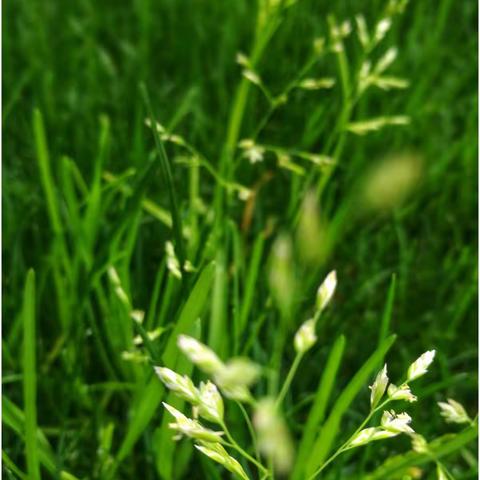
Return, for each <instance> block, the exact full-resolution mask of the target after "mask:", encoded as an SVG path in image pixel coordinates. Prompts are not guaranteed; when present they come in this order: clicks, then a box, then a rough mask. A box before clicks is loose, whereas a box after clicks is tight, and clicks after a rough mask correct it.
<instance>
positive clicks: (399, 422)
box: [348, 410, 414, 448]
mask: <svg viewBox="0 0 480 480" xmlns="http://www.w3.org/2000/svg"><path fill="white" fill-rule="evenodd" d="M411 421H412V419H411V417H410V415H408V413H405V412H403V413H396V412H395V411H393V410H390V411H388V410H385V411H384V412H383V416H382V420H381V422H380V425H381V426H380V427H370V428H364V429H363V430H360V432H358V433H357V434H356V435H355V436H354V437H353V438H352V440H351V441H350V442H349V444H348V448H355V447H360V446H362V445H366V444H367V443H370V442H373V441H375V440H384V439H386V438H392V437H396V436H397V435H400V434H401V433H408V434H413V433H414V431H413V429H412V428H411V427H410V422H411Z"/></svg>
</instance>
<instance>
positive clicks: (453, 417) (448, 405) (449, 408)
mask: <svg viewBox="0 0 480 480" xmlns="http://www.w3.org/2000/svg"><path fill="white" fill-rule="evenodd" d="M438 406H439V407H440V415H441V416H442V417H443V418H445V421H446V422H447V423H459V424H461V423H470V422H471V419H470V417H469V416H468V413H467V412H466V410H465V408H463V405H462V404H461V403H458V402H457V401H455V400H453V399H452V398H449V399H448V400H447V402H438Z"/></svg>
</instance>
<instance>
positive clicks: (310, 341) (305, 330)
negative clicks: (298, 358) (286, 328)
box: [293, 318, 317, 354]
mask: <svg viewBox="0 0 480 480" xmlns="http://www.w3.org/2000/svg"><path fill="white" fill-rule="evenodd" d="M315 325H316V322H315V319H313V318H311V319H310V320H307V321H306V322H304V323H303V324H302V326H301V327H300V328H299V329H298V331H297V333H296V334H295V338H294V341H293V343H294V346H295V351H296V352H297V353H301V354H304V353H305V352H307V351H308V350H310V349H311V348H312V347H313V345H315V342H316V341H317V336H316V335H315Z"/></svg>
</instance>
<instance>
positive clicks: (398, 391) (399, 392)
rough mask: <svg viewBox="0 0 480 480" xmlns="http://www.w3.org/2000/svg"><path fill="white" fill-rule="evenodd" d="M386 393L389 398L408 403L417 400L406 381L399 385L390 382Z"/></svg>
mask: <svg viewBox="0 0 480 480" xmlns="http://www.w3.org/2000/svg"><path fill="white" fill-rule="evenodd" d="M387 393H388V397H389V398H390V400H406V401H407V402H410V403H412V402H416V401H417V397H416V396H415V395H413V393H412V392H411V390H410V387H409V386H408V385H407V384H406V383H404V384H403V385H400V386H399V387H397V386H396V385H394V384H393V383H392V384H390V385H389V387H388V392H387Z"/></svg>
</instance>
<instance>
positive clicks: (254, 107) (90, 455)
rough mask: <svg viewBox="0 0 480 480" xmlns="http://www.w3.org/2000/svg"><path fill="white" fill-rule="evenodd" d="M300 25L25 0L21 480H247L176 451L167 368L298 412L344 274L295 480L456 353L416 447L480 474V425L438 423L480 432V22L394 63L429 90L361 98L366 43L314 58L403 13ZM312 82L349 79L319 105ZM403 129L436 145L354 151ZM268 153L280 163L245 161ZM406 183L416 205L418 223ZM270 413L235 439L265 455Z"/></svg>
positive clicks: (427, 11)
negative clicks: (198, 342)
mask: <svg viewBox="0 0 480 480" xmlns="http://www.w3.org/2000/svg"><path fill="white" fill-rule="evenodd" d="M287 3H289V2H287ZM291 3H292V4H293V5H291V6H290V7H288V8H286V9H285V10H281V9H280V11H276V10H270V11H269V13H268V15H262V14H261V7H262V5H263V8H267V6H268V2H259V3H258V5H259V6H257V2H250V1H237V2H187V1H176V2H174V1H170V0H162V1H159V2H152V1H150V0H135V1H133V2H128V3H122V4H121V5H120V4H118V3H117V2H109V1H105V2H96V3H94V2H92V1H91V0H85V1H83V2H41V1H37V0H19V1H16V2H6V4H5V6H4V18H5V22H4V30H3V31H4V35H3V39H4V47H3V48H4V62H5V63H4V78H3V82H4V83H3V92H4V99H3V132H4V144H3V182H2V186H3V192H4V193H3V227H4V228H3V231H4V235H3V266H4V268H3V277H2V279H3V293H4V295H3V339H2V346H3V387H4V389H3V422H4V428H3V435H4V437H3V440H4V442H3V457H2V458H3V472H4V474H5V475H6V478H32V479H34V478H40V475H41V478H62V479H67V480H72V479H75V478H78V479H82V478H99V479H104V478H135V477H136V476H138V473H139V472H142V474H143V475H144V476H145V479H146V480H150V479H152V480H153V479H155V478H164V479H173V478H182V477H183V478H197V477H198V478H212V479H217V478H224V477H225V471H224V470H222V469H220V468H217V467H216V466H215V465H214V464H213V463H211V462H209V461H208V459H206V457H205V458H204V457H203V456H202V455H200V453H197V452H196V451H194V449H193V448H192V445H191V443H190V442H188V441H182V442H180V443H179V444H178V445H175V444H174V443H173V442H172V441H171V437H172V432H171V430H169V429H168V426H167V424H168V423H169V422H170V421H171V418H170V417H169V416H168V415H167V414H164V412H163V408H162V407H161V401H167V402H168V403H170V404H172V405H173V406H174V407H175V408H177V409H179V410H181V411H183V412H186V411H187V410H185V402H183V401H182V400H179V399H178V398H175V397H174V396H173V395H172V393H170V392H168V391H166V390H165V389H164V387H163V386H162V384H161V383H160V381H159V380H158V378H157V377H156V376H155V375H154V373H153V368H152V366H153V365H162V366H167V367H169V368H171V369H173V370H175V371H178V372H180V373H182V374H186V375H191V376H192V377H193V379H194V380H195V382H197V381H198V380H200V379H204V376H202V375H201V374H200V373H199V372H198V370H196V369H194V368H193V365H192V364H191V362H189V361H188V360H187V359H186V358H185V357H183V356H182V355H181V354H180V352H179V350H178V348H177V337H178V335H179V334H181V333H186V334H189V335H192V336H195V337H197V338H201V339H202V341H204V342H205V343H207V344H208V345H209V346H210V347H212V348H213V349H214V350H215V351H216V352H217V353H218V354H219V355H220V357H221V358H222V360H227V359H229V358H231V357H233V356H237V355H242V356H248V357H249V358H251V359H252V360H254V361H255V362H257V363H258V364H260V365H263V366H264V368H263V370H262V376H261V379H260V381H259V382H258V383H257V384H256V386H255V387H254V388H253V389H252V393H254V395H255V397H256V398H261V397H263V396H266V395H273V396H275V395H276V394H277V393H278V392H279V391H280V390H281V387H282V385H283V381H284V380H285V377H286V376H287V374H288V371H289V369H290V366H291V364H292V362H293V361H294V357H295V351H294V349H293V345H292V340H293V335H294V334H295V332H296V330H297V329H298V327H299V326H300V325H301V324H302V323H303V322H304V321H305V320H306V319H307V318H309V316H310V315H311V314H312V305H313V304H314V302H315V295H316V289H317V287H318V285H319V284H320V282H321V281H322V279H323V278H324V277H325V275H326V274H327V273H328V272H329V271H330V270H333V269H336V270H337V274H338V278H339V283H338V287H337V291H336V293H335V297H334V300H333V302H332V304H331V305H330V306H329V307H328V309H327V310H326V311H325V312H324V313H323V314H322V316H321V317H320V320H319V321H318V323H317V327H316V334H317V337H318V340H317V343H316V344H315V346H314V347H313V348H312V350H311V351H309V352H308V353H307V354H306V355H305V356H304V357H303V358H302V360H301V362H300V363H299V366H298V371H297V374H296V375H295V376H294V377H292V378H291V380H292V383H291V386H290V388H289V389H288V391H286V392H282V397H283V394H284V393H285V398H284V401H283V402H282V405H283V409H282V410H283V416H284V418H285V421H286V423H287V425H288V429H289V431H290V432H291V435H292V437H293V439H294V443H295V445H296V451H297V462H299V463H297V467H296V468H295V469H294V472H293V478H303V477H302V474H303V473H302V472H301V468H302V467H298V465H302V464H305V465H310V464H311V466H309V471H312V470H315V468H317V466H318V464H320V463H321V461H322V460H325V459H326V458H327V457H328V454H329V453H330V454H331V453H333V452H332V449H333V451H334V450H335V449H336V448H338V446H339V445H341V444H342V442H344V441H345V440H346V439H347V438H348V437H349V436H350V435H351V433H352V432H354V431H355V429H356V428H357V427H358V425H359V424H361V422H362V419H363V418H365V416H366V415H367V414H368V395H369V390H368V388H367V385H369V384H371V382H372V381H373V378H374V375H375V373H376V371H377V370H379V369H380V368H381V366H382V364H383V363H382V360H383V357H384V356H385V354H386V351H387V350H388V349H390V350H389V352H388V355H387V360H388V364H389V372H392V378H396V377H400V376H401V373H402V372H403V371H404V370H405V369H406V367H407V366H408V365H409V364H410V363H411V361H412V360H413V359H415V358H417V357H418V356H419V355H420V354H421V353H422V352H424V351H426V350H430V349H432V348H435V349H436V351H437V357H436V360H435V363H434V365H433V366H432V368H431V371H430V373H429V379H428V381H427V380H419V382H418V384H415V388H414V390H415V394H416V395H418V397H419V401H418V402H417V404H413V405H412V406H410V409H409V412H410V413H411V414H412V417H413V418H414V423H413V426H414V428H415V430H416V431H418V432H420V433H421V434H422V435H424V436H425V437H426V438H427V439H429V440H432V442H431V449H432V451H434V452H435V455H437V456H438V458H440V457H441V459H442V462H443V463H444V464H445V465H446V466H447V467H448V470H449V471H450V472H452V474H453V475H454V476H455V478H465V479H466V478H476V475H477V470H478V469H477V462H476V458H475V449H474V442H472V440H473V439H474V437H475V434H474V432H473V429H471V428H467V429H465V430H462V429H461V428H459V427H454V426H449V425H446V424H445V422H444V421H443V419H442V418H441V416H440V415H439V412H438V408H437V406H436V403H435V402H436V401H444V400H445V399H446V398H450V397H453V398H454V399H456V400H458V401H460V402H461V403H462V404H463V405H464V406H465V408H466V409H467V411H468V412H469V414H470V416H472V417H474V416H475V415H476V409H477V370H476V365H477V357H478V349H477V321H476V319H477V317H476V301H477V268H476V264H477V246H476V240H477V224H476V221H475V218H476V213H477V206H476V205H477V183H476V181H475V180H474V179H475V178H476V176H477V163H476V158H477V142H476V140H475V139H476V135H477V93H476V81H477V77H476V68H475V62H474V61H473V59H474V58H475V55H476V52H477V36H476V24H475V18H476V16H477V6H476V5H475V2H461V4H459V5H456V4H454V3H453V2H452V1H451V0H439V2H437V3H435V4H434V3H432V2H419V1H413V0H412V1H411V2H410V4H409V5H408V7H407V8H406V10H405V12H404V13H403V14H402V15H399V16H397V17H395V19H394V21H393V24H392V28H391V30H390V31H389V32H388V33H387V35H386V37H385V39H384V40H382V43H381V44H380V45H379V46H378V47H376V49H375V50H374V51H373V52H372V53H371V54H368V55H369V56H370V57H371V58H372V60H373V61H374V62H376V61H377V60H378V59H379V58H381V56H382V54H384V53H385V52H387V51H388V49H389V48H391V47H394V46H395V47H397V48H398V56H397V59H396V60H395V62H394V63H393V64H392V66H391V67H390V68H389V70H388V75H389V76H395V77H396V78H397V77H398V78H406V79H407V80H408V82H409V87H408V88H406V89H398V90H390V91H388V92H384V91H382V90H380V89H378V88H377V89H375V88H373V87H372V88H369V89H368V90H367V91H366V92H365V93H364V94H363V95H361V96H360V97H359V98H356V96H355V95H354V92H355V88H356V86H357V84H358V75H357V74H358V73H359V71H360V67H361V65H362V63H363V61H364V60H365V55H366V54H365V50H364V49H362V47H361V44H360V42H359V41H358V39H356V33H355V31H354V32H353V33H352V34H351V35H350V37H348V38H347V39H345V40H344V50H343V51H340V52H338V53H332V52H327V51H325V53H324V54H319V53H318V50H317V51H315V50H314V49H312V44H313V41H314V39H315V38H319V37H325V38H326V39H327V44H328V42H329V33H328V32H329V28H330V27H331V25H332V23H334V22H338V23H341V22H342V21H343V20H344V19H346V18H349V19H352V21H353V17H354V15H356V14H359V13H362V14H364V15H365V18H366V20H367V23H368V25H369V26H370V27H372V26H373V25H374V24H375V22H376V21H377V20H379V19H380V18H381V17H382V15H383V14H384V9H385V4H386V2H382V1H378V0H372V1H371V2H360V1H359V2H347V1H338V2H334V4H333V3H332V2H317V1H314V0H298V1H297V2H291ZM317 47H318V44H317ZM238 52H243V53H244V54H245V55H246V56H248V59H249V62H248V63H247V64H245V63H244V65H243V66H241V65H239V64H238V63H236V61H235V59H236V56H237V53H238ZM242 70H243V71H246V72H247V73H246V76H247V77H250V80H249V79H248V78H246V77H245V76H244V75H242ZM248 72H250V73H248ZM252 73H254V74H255V75H258V77H259V79H258V80H259V81H257V79H256V78H255V76H253V80H254V81H253V82H252V81H251V80H252V75H251V74H252ZM305 78H322V79H333V80H334V81H335V83H334V84H333V86H331V85H330V88H322V89H318V90H308V89H306V88H297V87H298V84H299V82H300V81H301V80H302V79H305ZM327 84H328V82H327ZM294 87H295V88H294ZM284 93H285V94H287V96H288V101H287V102H286V103H284V98H283V96H282V94H284ZM398 116H408V117H409V118H410V123H409V124H408V125H399V126H393V125H387V126H385V127H383V128H381V129H379V130H378V131H372V132H369V133H368V134H366V135H356V134H355V133H352V132H351V131H348V130H347V129H348V128H350V130H352V129H357V130H358V128H359V127H361V128H365V124H364V123H363V124H362V123H360V124H359V123H358V122H364V121H367V120H370V119H379V118H381V119H385V118H390V119H391V117H398ZM146 119H149V121H150V126H152V125H155V122H160V123H161V124H162V125H163V127H164V129H165V130H164V131H158V130H157V129H156V128H149V127H148V126H147V125H146V124H145V120H146ZM389 121H390V120H389ZM352 124H353V125H352ZM172 135H176V136H177V137H172ZM246 138H250V139H253V140H254V141H255V142H256V143H257V144H258V145H260V146H262V148H264V149H265V151H264V152H263V156H264V159H263V161H261V162H258V163H253V164H252V163H250V162H249V161H248V159H247V158H245V156H244V155H243V153H247V154H249V151H248V149H245V148H244V149H243V150H242V149H241V148H238V143H239V142H240V141H241V140H244V139H246ZM257 153H258V152H257ZM250 154H251V152H250ZM287 154H288V158H287V157H286V155H287ZM312 155H321V157H315V156H313V157H312ZM392 157H393V158H401V159H402V158H407V163H402V162H400V163H399V164H398V163H397V164H395V163H393V164H392V163H389V162H388V159H389V158H392ZM385 159H386V160H385ZM412 159H413V160H412ZM384 162H386V163H384ZM408 162H413V163H408ZM382 165H384V166H385V165H386V166H387V170H386V174H384V176H379V178H380V179H381V181H380V182H379V185H380V186H378V185H376V189H375V188H373V187H372V185H373V183H372V182H373V180H372V179H373V178H375V177H374V175H381V174H382V170H378V169H379V168H380V167H381V166H382ZM392 165H393V167H392ZM405 165H407V168H406V169H405V168H403V167H404V166H405ZM412 165H413V167H412ZM410 167H412V168H410ZM388 168H391V169H390V170H388ZM402 168H403V170H402ZM375 172H377V173H375ZM378 172H380V173H378ZM405 172H406V173H405ZM412 172H413V173H412ZM399 178H400V179H401V178H407V181H406V184H407V187H408V186H409V181H408V179H409V178H411V179H412V178H413V180H412V182H413V183H415V188H412V189H411V190H409V191H408V195H405V198H402V199H401V200H402V201H401V202H400V201H397V198H395V197H391V196H390V194H391V193H392V192H393V193H395V192H397V190H396V188H397V189H400V187H402V185H400V187H399V186H398V185H399V184H398V179H399ZM395 181H397V183H395ZM369 182H370V183H369ZM388 182H392V183H391V184H389V183H388ZM412 182H411V183H412ZM365 185H367V186H368V185H370V188H371V190H370V192H373V194H372V195H373V196H372V195H371V197H368V198H370V204H369V205H370V206H369V207H368V208H367V205H366V203H365V202H366V200H365V198H366V197H365V195H366V194H365V193H364V192H365V189H366V188H367V187H366V186H365ZM384 185H387V186H388V185H391V186H390V187H389V188H388V187H387V188H386V189H385V188H384ZM400 193H403V192H400ZM239 197H242V198H243V199H241V198H239ZM246 197H248V198H246ZM372 199H373V200H372ZM388 202H390V203H391V205H390V204H388ZM367 203H368V202H367ZM387 204H388V205H387ZM166 242H172V245H173V247H174V255H173V254H172V252H171V251H170V252H167V251H166V247H165V245H166ZM275 252H280V253H282V252H283V253H285V252H286V253H287V254H286V256H282V255H277V256H275ZM289 258H290V259H291V260H288V259H289ZM285 259H286V260H285ZM185 260H188V263H186V262H185ZM190 265H191V266H192V268H190ZM272 271H273V272H274V273H273V275H274V278H273V280H272ZM33 272H35V273H33ZM178 273H180V274H181V275H178ZM275 275H276V277H275ZM179 276H180V277H181V278H178V277H179ZM272 284H273V285H274V287H273V288H272ZM138 310H140V311H142V312H144V320H143V323H141V324H139V323H138V322H136V321H135V320H134V318H138V317H139V315H141V314H140V313H139V312H138ZM152 332H155V335H156V336H151V335H152ZM393 333H395V334H396V336H397V340H396V341H395V343H394V344H393V345H391V340H390V339H391V338H392V337H391V335H392V334H393ZM137 337H139V338H140V339H141V340H142V343H141V344H139V343H138V342H137ZM134 340H135V342H134ZM374 352H375V353H374ZM362 365H363V367H362ZM244 410H245V411H246V413H248V414H250V413H251V410H250V408H249V407H247V406H245V407H243V406H241V407H239V406H238V405H236V404H235V403H231V402H228V403H226V415H227V417H226V418H227V420H228V422H227V424H228V427H229V429H230V431H231V432H232V435H233V437H234V438H235V440H236V441H238V443H239V444H240V445H242V447H243V448H247V449H248V453H249V454H251V455H253V454H254V453H255V452H254V451H255V448H254V445H253V443H254V442H252V440H251V439H250V433H251V432H250V431H249V428H248V424H245V422H244V420H245V419H244V414H243V411H244ZM452 432H456V433H458V434H457V435H456V436H453V437H442V436H441V435H443V434H446V433H452ZM315 445H317V446H318V448H316V447H315ZM409 448H410V447H409V442H408V441H407V440H406V439H403V440H402V439H392V440H388V443H387V441H385V443H383V442H382V443H379V444H378V445H377V443H372V444H370V445H368V446H367V447H364V448H362V449H355V450H352V451H349V452H346V453H345V454H343V455H341V456H339V457H338V458H337V459H336V461H335V462H333V463H332V464H331V465H329V466H328V468H326V469H325V470H324V472H322V477H321V478H350V477H351V476H352V475H354V473H352V472H355V475H358V478H369V479H370V478H371V479H373V478H396V476H397V477H398V478H402V475H404V474H405V472H408V471H409V472H410V474H412V475H413V473H414V470H411V469H412V468H419V469H421V470H422V473H423V475H424V478H434V475H435V474H434V472H435V462H432V461H431V460H432V458H431V457H429V456H428V455H425V454H423V455H419V454H415V453H412V452H411V451H410V452H408V453H406V452H407V451H408V450H409ZM312 449H313V450H312ZM312 451H313V452H314V453H315V455H312V454H311V452H312ZM238 458H241V457H238ZM299 459H300V460H301V461H300V460H299ZM385 460H389V461H388V463H384V461H385ZM309 462H310V463H309ZM312 462H313V463H315V462H318V464H317V465H313V463H312ZM39 465H40V466H39ZM242 466H243V467H244V468H245V469H246V471H247V473H248V474H250V475H251V478H256V477H255V474H254V473H253V470H250V469H249V468H250V467H251V464H249V462H244V463H242ZM39 469H40V470H39ZM409 469H410V470H409ZM39 471H40V473H38V472H39ZM195 475H196V476H197V477H195Z"/></svg>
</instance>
